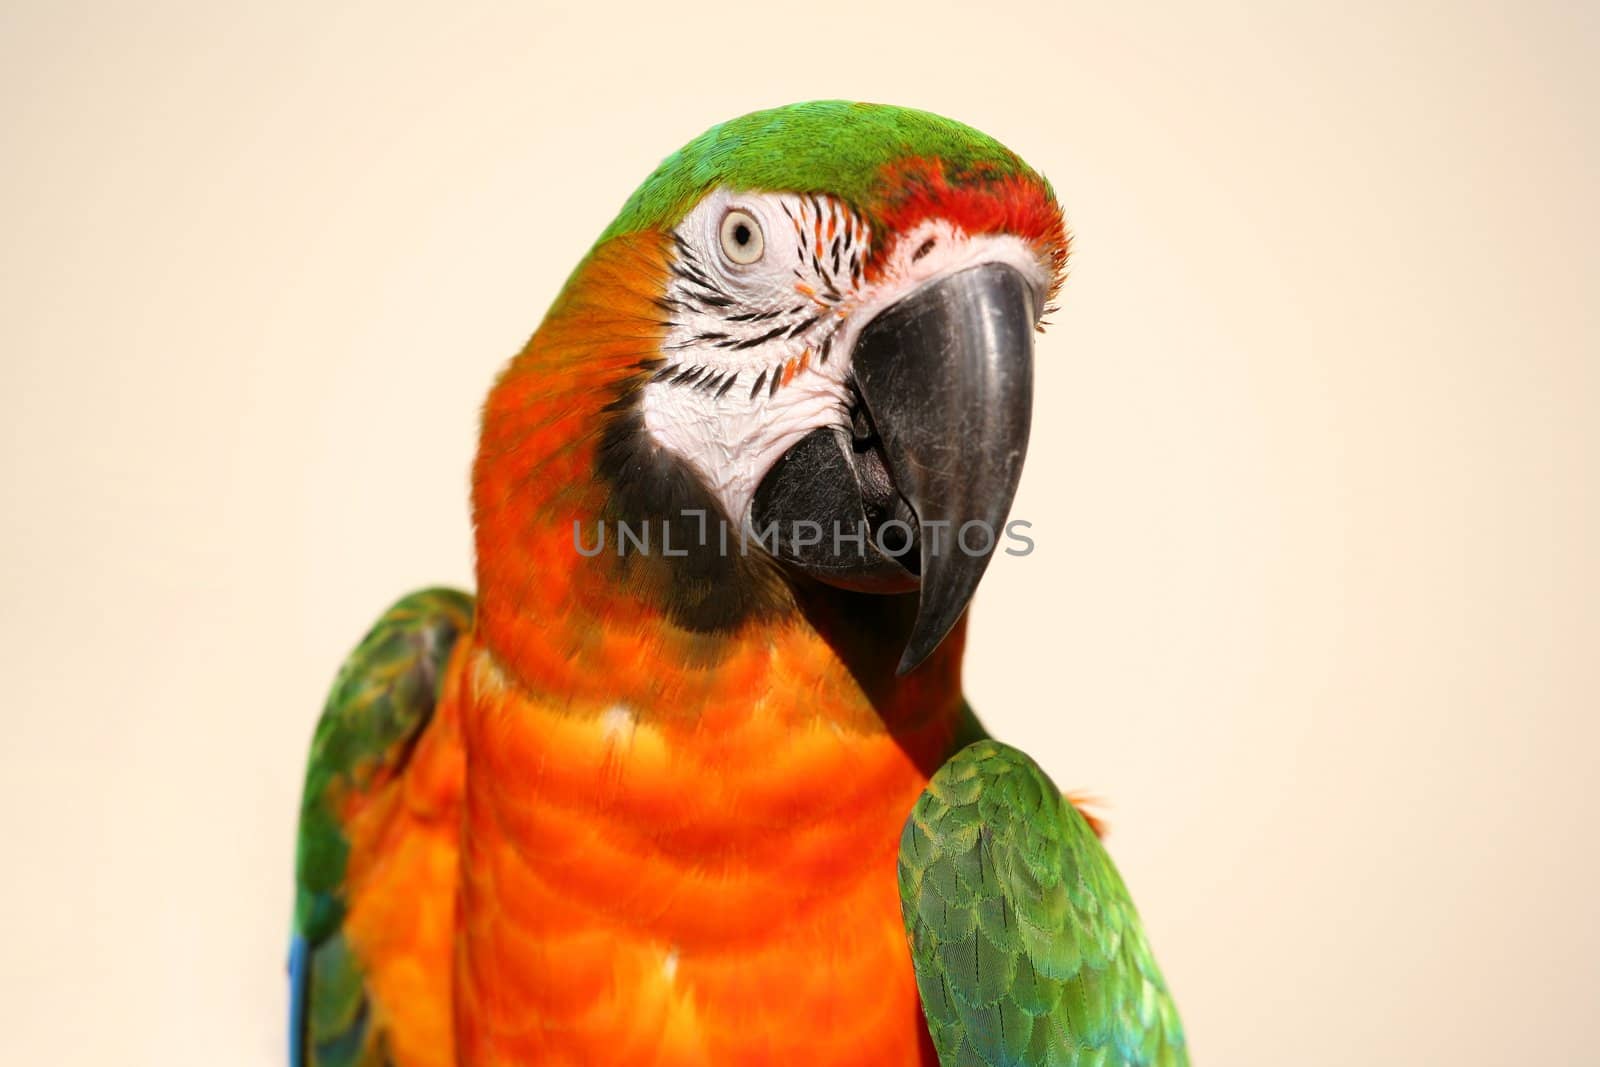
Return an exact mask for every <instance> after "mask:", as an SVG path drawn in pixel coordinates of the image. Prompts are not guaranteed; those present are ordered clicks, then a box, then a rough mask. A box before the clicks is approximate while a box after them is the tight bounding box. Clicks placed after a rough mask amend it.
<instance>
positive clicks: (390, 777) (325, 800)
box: [289, 588, 473, 1067]
mask: <svg viewBox="0 0 1600 1067" xmlns="http://www.w3.org/2000/svg"><path fill="white" fill-rule="evenodd" d="M472 614H473V601H472V597H471V596H469V595H468V594H466V593H462V592H459V591H457V590H453V589H442V588H435V589H424V590H421V591H419V592H416V593H412V594H410V595H409V596H406V597H404V598H402V599H401V600H399V601H398V602H396V603H395V604H394V606H393V607H391V608H390V609H389V610H388V611H386V612H385V613H384V614H383V616H382V617H381V618H380V619H379V620H378V621H377V623H376V624H375V625H374V626H373V627H372V629H371V630H369V631H368V633H367V635H366V636H365V637H364V638H363V639H362V640H361V642H360V644H358V645H357V646H356V648H355V650H354V651H353V652H352V653H351V654H350V655H349V657H348V658H347V659H346V660H345V662H344V665H343V666H342V667H341V668H340V670H339V673H338V675H337V677H336V678H335V680H334V683H333V688H332V691H331V692H330V693H329V695H328V700H327V704H326V705H325V706H324V709H323V712H322V717H321V719H320V721H319V722H318V724H317V728H316V733H315V735H314V736H313V738H312V742H311V755H310V759H309V761H308V764H307V768H306V778H305V788H304V792H303V794H302V799H301V806H300V822H299V834H298V841H297V847H296V878H295V906H294V928H293V938H292V943H291V947H290V958H289V971H290V1019H289V1028H290V1033H289V1049H290V1052H289V1061H290V1064H291V1067H312V1065H317V1067H345V1065H351V1067H354V1065H358V1064H367V1063H371V1062H374V1061H381V1060H382V1059H383V1058H384V1057H385V1055H386V1054H385V1052H384V1048H383V1046H384V1045H385V1043H386V1036H385V1035H384V1034H383V1033H382V1032H381V1031H382V1029H383V1025H382V1022H381V1021H380V1020H379V1019H378V1018H377V1016H378V1015H380V1014H381V1013H379V1012H375V1010H374V1004H373V1003H372V1001H373V997H372V995H371V993H372V986H373V979H374V978H375V977H378V976H377V975H375V974H373V973H372V972H373V970H374V969H375V968H376V967H381V966H382V962H383V961H381V960H377V959H363V958H362V955H361V953H360V952H359V951H358V945H357V944H356V942H357V941H358V938H355V937H353V936H352V930H351V929H350V927H351V925H352V921H353V914H352V912H353V909H354V908H355V906H356V904H357V903H358V900H357V897H358V894H359V893H366V894H368V896H369V897H376V898H377V906H378V907H382V906H384V905H385V901H384V898H386V897H388V898H393V897H395V896H396V895H397V894H395V893H393V892H391V891H390V890H389V889H388V888H387V887H386V886H385V885H383V884H382V878H383V873H384V872H385V871H391V872H394V873H397V874H399V873H402V872H404V873H405V875H406V876H407V877H409V878H411V879H413V880H415V881H420V882H423V883H426V881H427V879H426V878H425V877H424V878H419V877H418V873H419V872H426V871H427V870H430V869H431V870H433V871H437V870H440V869H443V868H445V867H453V864H445V863H441V862H440V861H439V860H438V859H437V858H431V857H429V856H428V855H427V854H428V853H437V852H438V851H439V850H440V849H441V848H443V849H448V850H452V851H453V849H454V842H455V838H454V830H453V827H450V828H448V829H441V830H440V831H439V832H438V833H436V834H433V835H431V836H432V838H433V840H432V841H430V840H428V838H429V837H430V835H429V834H426V833H417V832H412V828H413V827H414V826H416V825H419V824H425V823H427V822H428V821H430V819H431V818H432V817H434V816H439V815H443V814H445V813H444V812H442V811H438V810H433V811H430V810H429V809H430V807H431V808H433V809H439V808H441V807H445V806H451V807H453V798H452V791H451V790H450V789H449V788H448V787H442V786H441V785H440V782H441V781H443V780H447V779H450V778H451V777H452V776H453V775H452V768H453V767H454V766H456V765H457V764H458V760H459V756H458V752H457V751H456V750H457V749H458V748H459V745H458V744H457V743H456V742H455V741H454V739H453V738H449V739H444V738H440V737H436V736H431V735H438V734H440V733H441V732H442V731H441V730H439V729H435V730H430V729H429V727H430V724H432V723H434V720H435V716H434V711H435V708H436V706H437V704H438V701H439V692H440V685H441V682H442V681H443V679H444V676H445V668H446V665H447V663H448V661H449V657H450V654H451V651H452V649H453V648H454V647H455V645H456V643H457V641H458V640H459V638H460V637H461V636H462V634H464V633H465V632H466V631H467V630H468V629H469V628H470V627H471V625H472ZM441 798H444V799H441ZM428 888H429V887H428V886H427V885H426V884H414V885H413V886H412V889H411V892H413V893H424V894H425V893H426V892H427V890H428ZM437 895H438V896H440V897H445V898H448V896H449V895H448V894H443V893H441V894H437ZM428 906H429V902H428V901H427V900H425V899H424V900H420V901H419V900H416V899H413V900H412V910H413V912H417V911H419V910H421V909H425V908H427V907H428ZM399 951H402V952H404V951H412V952H415V951H416V947H415V946H402V947H401V948H400V950H399ZM445 1007H446V1010H447V1008H448V1006H447V1005H446V1006H445Z"/></svg>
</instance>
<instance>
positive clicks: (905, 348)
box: [753, 263, 1034, 674]
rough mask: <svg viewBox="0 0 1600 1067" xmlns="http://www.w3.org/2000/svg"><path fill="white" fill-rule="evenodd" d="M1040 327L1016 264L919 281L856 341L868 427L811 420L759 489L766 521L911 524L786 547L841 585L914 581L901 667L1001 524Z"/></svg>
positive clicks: (947, 616)
mask: <svg viewBox="0 0 1600 1067" xmlns="http://www.w3.org/2000/svg"><path fill="white" fill-rule="evenodd" d="M1033 334H1034V290H1033V288H1032V286H1031V285H1029V283H1028V281H1027V280H1026V279H1025V278H1024V277H1023V276H1022V275H1021V274H1020V273H1019V272H1018V271H1016V270H1015V269H1013V268H1011V267H1008V266H1005V265H1002V264H996V263H989V264H983V265H981V266H976V267H970V268H968V269H966V270H963V271H960V272H959V273H956V274H952V275H949V276H947V277H945V278H941V279H939V280H937V281H934V282H930V283H928V284H926V285H923V286H922V287H921V288H919V289H917V290H916V291H914V292H913V293H911V295H909V296H907V297H906V298H905V299H903V300H901V301H900V302H899V303H896V304H894V305H892V306H891V307H889V308H887V309H886V310H884V311H882V312H880V313H879V314H878V315H877V316H875V317H874V318H873V319H872V321H871V322H869V323H868V324H867V325H866V327H865V328H863V330H862V332H861V335H860V337H859V338H858V339H857V341H856V344H855V348H854V352H853V354H852V369H853V373H854V376H855V381H856V386H857V389H858V391H859V393H860V397H861V401H862V407H863V409H864V410H863V411H862V412H861V413H860V415H861V416H862V418H858V420H857V421H858V430H863V429H864V430H865V431H866V434H865V436H864V437H863V435H862V434H861V433H859V432H858V435H857V436H858V441H857V442H856V444H855V446H854V447H852V444H851V443H850V442H849V441H848V440H847V439H846V437H845V435H843V434H840V433H837V432H835V431H832V430H817V431H813V433H812V434H811V435H810V436H808V437H806V438H805V439H803V440H802V441H801V442H800V444H798V445H796V446H795V448H793V449H791V450H790V452H789V453H787V454H786V455H785V456H784V457H783V458H782V459H781V460H780V461H779V463H778V464H777V465H775V466H774V467H773V469H772V471H771V472H770V473H769V474H768V476H767V478H766V479H764V480H763V483H762V485H761V487H760V488H759V489H758V491H757V494H756V499H755V501H754V511H753V517H754V518H755V519H756V521H757V522H758V524H760V523H767V522H770V521H773V520H777V521H779V522H782V523H787V522H789V521H791V520H793V519H796V518H799V519H804V520H809V521H817V520H821V521H824V522H826V521H829V520H832V521H835V522H837V521H840V520H846V521H849V520H855V521H865V523H866V524H867V525H869V526H875V527H879V528H883V527H885V526H887V525H888V524H889V523H890V522H895V521H898V522H899V523H901V524H902V525H903V526H904V528H905V530H906V531H907V534H906V535H901V536H895V535H893V534H890V533H887V532H886V534H885V536H884V537H882V538H875V539H874V542H873V548H872V549H870V550H869V551H868V552H867V553H865V554H860V553H857V554H852V555H851V556H849V557H843V556H840V555H838V554H837V553H833V554H830V553H827V552H819V551H815V550H812V551H809V552H808V551H804V550H801V551H790V550H788V548H787V546H785V547H784V548H783V550H781V551H780V553H779V554H780V556H781V557H782V558H785V559H787V560H788V561H789V562H791V563H793V564H794V565H796V566H798V567H799V568H800V569H802V570H804V571H806V572H808V573H811V574H812V575H813V576H815V577H817V578H819V579H821V580H823V581H826V582H830V583H832V584H835V585H840V586H844V587H847V588H854V589H865V590H868V591H876V592H896V591H901V590H908V589H910V588H915V589H917V590H918V607H917V616H916V621H915V622H914V624H913V625H912V629H911V633H910V636H909V637H908V639H907V642H906V647H905V651H904V653H903V654H902V656H901V659H900V667H899V672H900V673H901V674H905V673H906V672H907V671H910V670H911V669H912V668H914V667H916V666H917V665H918V664H920V663H921V662H922V661H923V660H925V659H927V658H928V656H929V655H931V654H932V653H933V651H934V649H936V648H937V647H938V646H939V644H940V642H942V641H943V640H944V638H945V636H946V635H947V634H949V632H950V630H951V628H952V627H954V626H955V624H956V621H957V620H958V619H960V618H961V615H962V613H963V612H964V611H966V608H967V604H968V603H969V602H970V601H971V599H972V595H973V592H974V591H975V590H976V589H977V586H978V581H979V579H980V578H982V577H983V573H984V571H985V570H986V569H987V568H988V566H989V560H990V558H991V557H992V556H993V555H994V550H995V547H996V545H997V544H998V543H999V541H1000V538H1001V537H1002V536H1003V534H1004V526H1005V521H1006V516H1007V514H1008V513H1009V512H1010V510H1011V501H1012V499H1013V498H1014V497H1015V496H1016V491H1017V482H1018V480H1019V479H1020V478H1021V476H1022V461H1023V456H1024V454H1025V453H1026V452H1027V447H1028V426H1029V421H1030V416H1031V409H1032V404H1033ZM863 422H864V423H865V425H864V426H863V425H862V423H863ZM908 542H909V543H908ZM884 543H887V544H888V545H889V546H890V551H889V552H888V553H887V554H886V553H885V552H884V551H882V550H881V546H882V545H883V544H884ZM902 546H904V547H905V548H906V549H907V550H906V551H903V552H902V551H899V550H900V549H901V548H902Z"/></svg>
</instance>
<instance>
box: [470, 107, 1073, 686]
mask: <svg viewBox="0 0 1600 1067" xmlns="http://www.w3.org/2000/svg"><path fill="white" fill-rule="evenodd" d="M1066 255H1067V236H1066V232H1065V227H1064V223H1063V220H1062V216H1061V212H1060V209H1059V208H1058V206H1057V204H1056V200H1055V197H1054V194H1053V193H1052V191H1051V189H1050V186H1049V185H1048V183H1046V181H1045V180H1044V179H1043V178H1042V177H1040V176H1039V175H1038V174H1036V173H1035V172H1034V171H1033V170H1031V169H1030V168H1029V167H1028V166H1027V165H1026V164H1024V163H1023V162H1022V161H1021V160H1020V159H1019V158H1018V157H1017V156H1016V155H1014V154H1013V153H1012V152H1010V151H1009V150H1008V149H1006V148H1004V147H1003V146H1001V145H1000V144H998V143H997V142H995V141H994V140H992V139H990V138H989V137H987V136H985V135H983V134H981V133H979V132H977V131H975V130H973V129H970V128H968V127H966V126H963V125H961V124H959V123H956V122H953V121H951V120H948V119H944V118H941V117H939V116H936V115H931V114H928V113H925V112H920V111H914V110H909V109H905V108H898V107H889V106H883V105H871V104H856V103H844V102H818V103H807V104H796V105H792V106H789V107H783V108H777V109H773V110H770V111H763V112H757V113H755V114H751V115H747V116H744V117H743V118H739V119H735V120H733V121H731V122H727V123H724V124H722V125H720V126H717V127H714V128H712V129H711V130H709V131H708V132H706V133H705V134H703V135H702V136H701V137H699V138H697V139H695V140H694V141H692V142H690V143H689V144H688V145H686V146H685V147H684V148H683V149H681V150H680V151H678V152H677V153H675V154H674V155H672V156H670V157H669V158H667V159H666V160H665V161H664V162H663V163H662V164H661V165H660V167H658V168H657V170H656V171H655V172H654V173H653V174H652V175H651V176H650V177H649V178H648V179H647V180H646V181H645V183H644V184H643V185H642V186H641V187H640V188H639V189H638V190H637V191H636V192H635V193H634V195H633V196H632V197H631V198H630V199H629V201H628V202H627V204H626V205H625V206H624V208H623V210H622V212H621V214H620V215H619V216H618V218H617V219H616V221H614V222H613V223H612V224H611V226H610V227H609V228H608V229H607V230H606V231H605V232H604V234H603V235H602V236H601V238H600V241H599V242H598V244H597V245H596V246H595V249H594V250H593V251H592V252H591V253H590V255H589V257H588V258H587V259H586V260H585V261H584V263H583V264H581V265H580V266H579V268H578V269H577V271H576V272H575V273H574V274H573V277H572V278H571V279H570V280H569V282H568V283H567V287H566V289H565V290H564V292H563V295H562V297H560V298H558V300H557V303H556V306H555V307H554V308H552V310H551V313H550V315H549V316H548V317H547V320H546V325H545V327H544V328H542V329H541V335H543V342H541V336H540V335H536V336H535V338H534V341H533V342H530V346H529V352H527V353H524V358H523V361H524V362H529V361H531V362H540V361H541V358H542V359H543V360H544V361H545V362H548V360H549V359H550V358H557V357H555V356H552V355H551V353H561V354H562V355H561V356H560V357H559V358H561V360H562V362H561V365H560V367H559V368H550V367H546V368H545V371H544V373H545V374H546V376H548V375H549V374H551V373H552V372H553V371H554V370H559V371H560V372H561V373H563V374H565V375H566V376H567V379H568V380H569V381H578V380H581V381H584V382H586V383H587V384H585V385H583V386H580V387H579V388H581V389H584V390H587V391H588V392H589V394H590V395H591V396H593V397H594V398H595V399H597V400H601V401H604V403H603V404H602V405H600V406H599V407H598V408H597V411H598V412H599V414H598V415H597V416H595V417H596V419H597V420H598V421H597V424H596V425H595V426H594V427H593V428H594V429H595V430H597V431H598V433H597V440H598V443H597V445H596V448H595V457H594V458H595V467H596V469H597V471H598V473H599V475H600V480H601V481H602V482H603V484H604V485H605V487H606V498H605V504H604V507H603V509H602V511H603V514H604V515H605V516H607V517H609V518H610V519H611V520H613V521H614V522H616V523H619V524H620V523H626V522H629V521H634V522H651V521H655V522H660V523H662V524H664V529H666V530H667V531H668V533H669V535H670V534H671V533H672V532H674V531H675V532H676V534H677V536H676V538H675V539H674V538H671V537H670V536H669V538H668V540H670V541H671V542H672V547H671V550H670V551H671V552H676V553H678V555H677V556H676V557H675V558H668V554H667V553H663V552H661V551H660V547H659V545H658V550H657V552H656V554H655V555H654V558H653V559H652V560H650V561H649V562H648V563H646V562H643V561H639V560H635V561H634V562H633V563H631V564H619V566H625V567H631V568H633V570H632V573H633V574H635V575H636V576H643V575H647V574H654V575H655V578H654V579H652V580H653V581H654V582H655V583H656V584H657V585H660V584H662V583H665V585H667V586H669V587H671V589H672V592H671V594H670V595H669V597H668V602H669V608H670V609H671V612H672V614H673V617H674V618H675V619H676V620H677V621H678V622H679V623H680V624H681V625H684V626H687V627H689V628H691V629H700V630H705V629H719V628H727V627H731V626H736V625H738V624H740V622H741V621H743V620H744V619H745V618H747V617H748V616H749V615H750V614H752V613H759V612H760V611H761V610H762V608H763V605H766V604H770V603H773V602H775V601H781V600H782V599H783V596H784V592H783V591H784V590H791V591H792V589H793V588H794V586H795V585H796V583H801V584H805V583H809V584H811V585H813V586H817V585H820V586H822V587H833V588H839V589H843V590H849V591H852V592H854V593H866V594H878V595H883V596H889V597H894V596H899V597H903V598H915V602H916V610H915V613H914V616H913V621H912V624H911V626H910V628H909V632H907V633H905V634H903V635H901V636H902V637H903V639H904V642H905V643H904V645H903V654H902V656H901V658H900V662H899V668H900V671H901V672H902V673H903V672H904V671H907V670H909V669H911V668H912V667H914V666H916V665H917V664H918V663H920V662H921V661H922V660H924V659H925V658H926V657H927V656H928V655H929V654H930V653H931V652H932V651H933V650H934V649H935V648H936V647H937V646H938V645H939V643H940V642H941V641H942V640H943V638H944V637H945V636H946V634H947V633H949V631H950V630H951V629H952V627H953V626H954V625H955V623H956V622H957V620H958V619H959V618H960V617H961V615H962V613H963V612H964V611H965V609H966V606H967V604H968V602H969V600H970V599H971V597H972V595H973V592H974V590H975V588H976V586H977V584H978V581H979V579H980V577H981V576H982V574H983V572H984V570H985V568H986V567H987V565H988V563H989V560H990V558H991V556H992V554H993V552H994V550H995V548H996V546H997V544H999V543H1000V540H1001V537H1002V533H1003V531H1004V527H1005V522H1006V519H1007V515H1008V512H1009V509H1010V506H1011V502H1012V498H1013V496H1014V494H1015V492H1016V488H1017V483H1018V479H1019V478H1020V475H1021V471H1022V461H1023V456H1024V453H1025V451H1026V447H1027V442H1028V429H1029V421H1030V409H1031V403H1032V361H1033V337H1034V334H1035V332H1036V330H1037V329H1038V328H1039V326H1040V320H1041V316H1042V315H1043V313H1044V312H1045V310H1046V309H1047V308H1048V307H1049V304H1050V301H1051V299H1052V297H1053V295H1054V293H1055V291H1056V289H1057V288H1058V286H1059V285H1060V282H1061V279H1062V272H1063V268H1064V264H1065V261H1066ZM629 309H633V310H629ZM541 352H543V353H545V355H544V356H543V357H540V356H539V353H541ZM530 353H532V354H530ZM516 367H517V365H516V364H513V371H512V373H510V374H508V377H507V379H503V380H502V383H501V386H500V387H499V389H500V391H501V392H504V391H506V390H507V389H508V388H509V389H511V390H512V391H513V392H515V393H516V398H508V397H501V398H500V401H499V404H498V406H499V407H501V408H505V409H508V410H518V411H520V410H525V409H526V403H527V397H526V395H525V394H526V392H527V390H526V389H525V388H521V387H517V386H515V385H512V386H508V384H507V382H508V380H510V381H513V382H514V381H515V379H516V377H517V375H516V374H515V371H516ZM580 367H582V368H584V369H579V368H580ZM596 367H603V368H608V369H607V370H605V371H602V372H594V368H596ZM590 372H594V373H590ZM553 407H554V408H555V409H556V410H564V409H562V408H561V405H559V404H557V405H553ZM496 410H497V400H496V398H495V397H493V396H492V397H491V401H490V405H489V410H488V415H487V417H486V432H485V451H489V450H490V447H491V440H492V430H493V426H492V424H491V423H492V420H493V419H494V418H495V412H496ZM575 410H576V409H575ZM555 418H557V416H556V415H555V414H552V415H550V416H549V419H547V421H549V420H553V419H555ZM506 419H507V420H508V421H515V416H513V415H511V414H508V415H507V416H506ZM525 445H526V442H525V441H524V440H521V439H519V440H514V441H513V440H507V441H506V442H504V443H503V445H502V447H503V448H507V449H510V448H521V447H525ZM483 462H484V459H483V453H480V468H481V467H482V465H483ZM534 476H537V477H543V475H537V474H536V475H534ZM479 481H480V483H481V482H482V481H483V478H482V477H480V479H479ZM503 491H508V490H503ZM483 496H484V491H483V486H482V485H481V484H480V486H479V501H478V504H479V512H480V516H479V526H480V556H481V555H482V551H483V548H484V546H483V544H482V532H481V531H482V528H483V526H484V521H483V512H484V510H485V504H486V502H485V500H484V499H483ZM686 516H692V517H686ZM708 517H709V523H710V525H709V527H708V524H707V519H708ZM719 526H721V527H722V528H723V532H722V533H721V535H720V536H719V535H718V533H717V529H718V527H719ZM708 528H709V529H710V530H711V531H712V533H711V534H710V535H709V536H708V534H707V530H708ZM729 529H731V530H732V531H733V538H732V539H731V540H730V538H729V536H728V534H727V532H726V531H727V530H729ZM752 546H753V547H752ZM635 547H637V546H635ZM752 553H753V558H752Z"/></svg>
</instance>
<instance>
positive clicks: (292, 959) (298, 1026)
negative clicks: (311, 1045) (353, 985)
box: [289, 934, 311, 1067]
mask: <svg viewBox="0 0 1600 1067" xmlns="http://www.w3.org/2000/svg"><path fill="white" fill-rule="evenodd" d="M310 991H311V949H310V947H309V946H308V945H307V944H306V939H305V938H304V937H302V936H300V935H299V934H295V935H294V940H293V941H290V942H289V1067H306V999H307V994H308V993H310Z"/></svg>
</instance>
